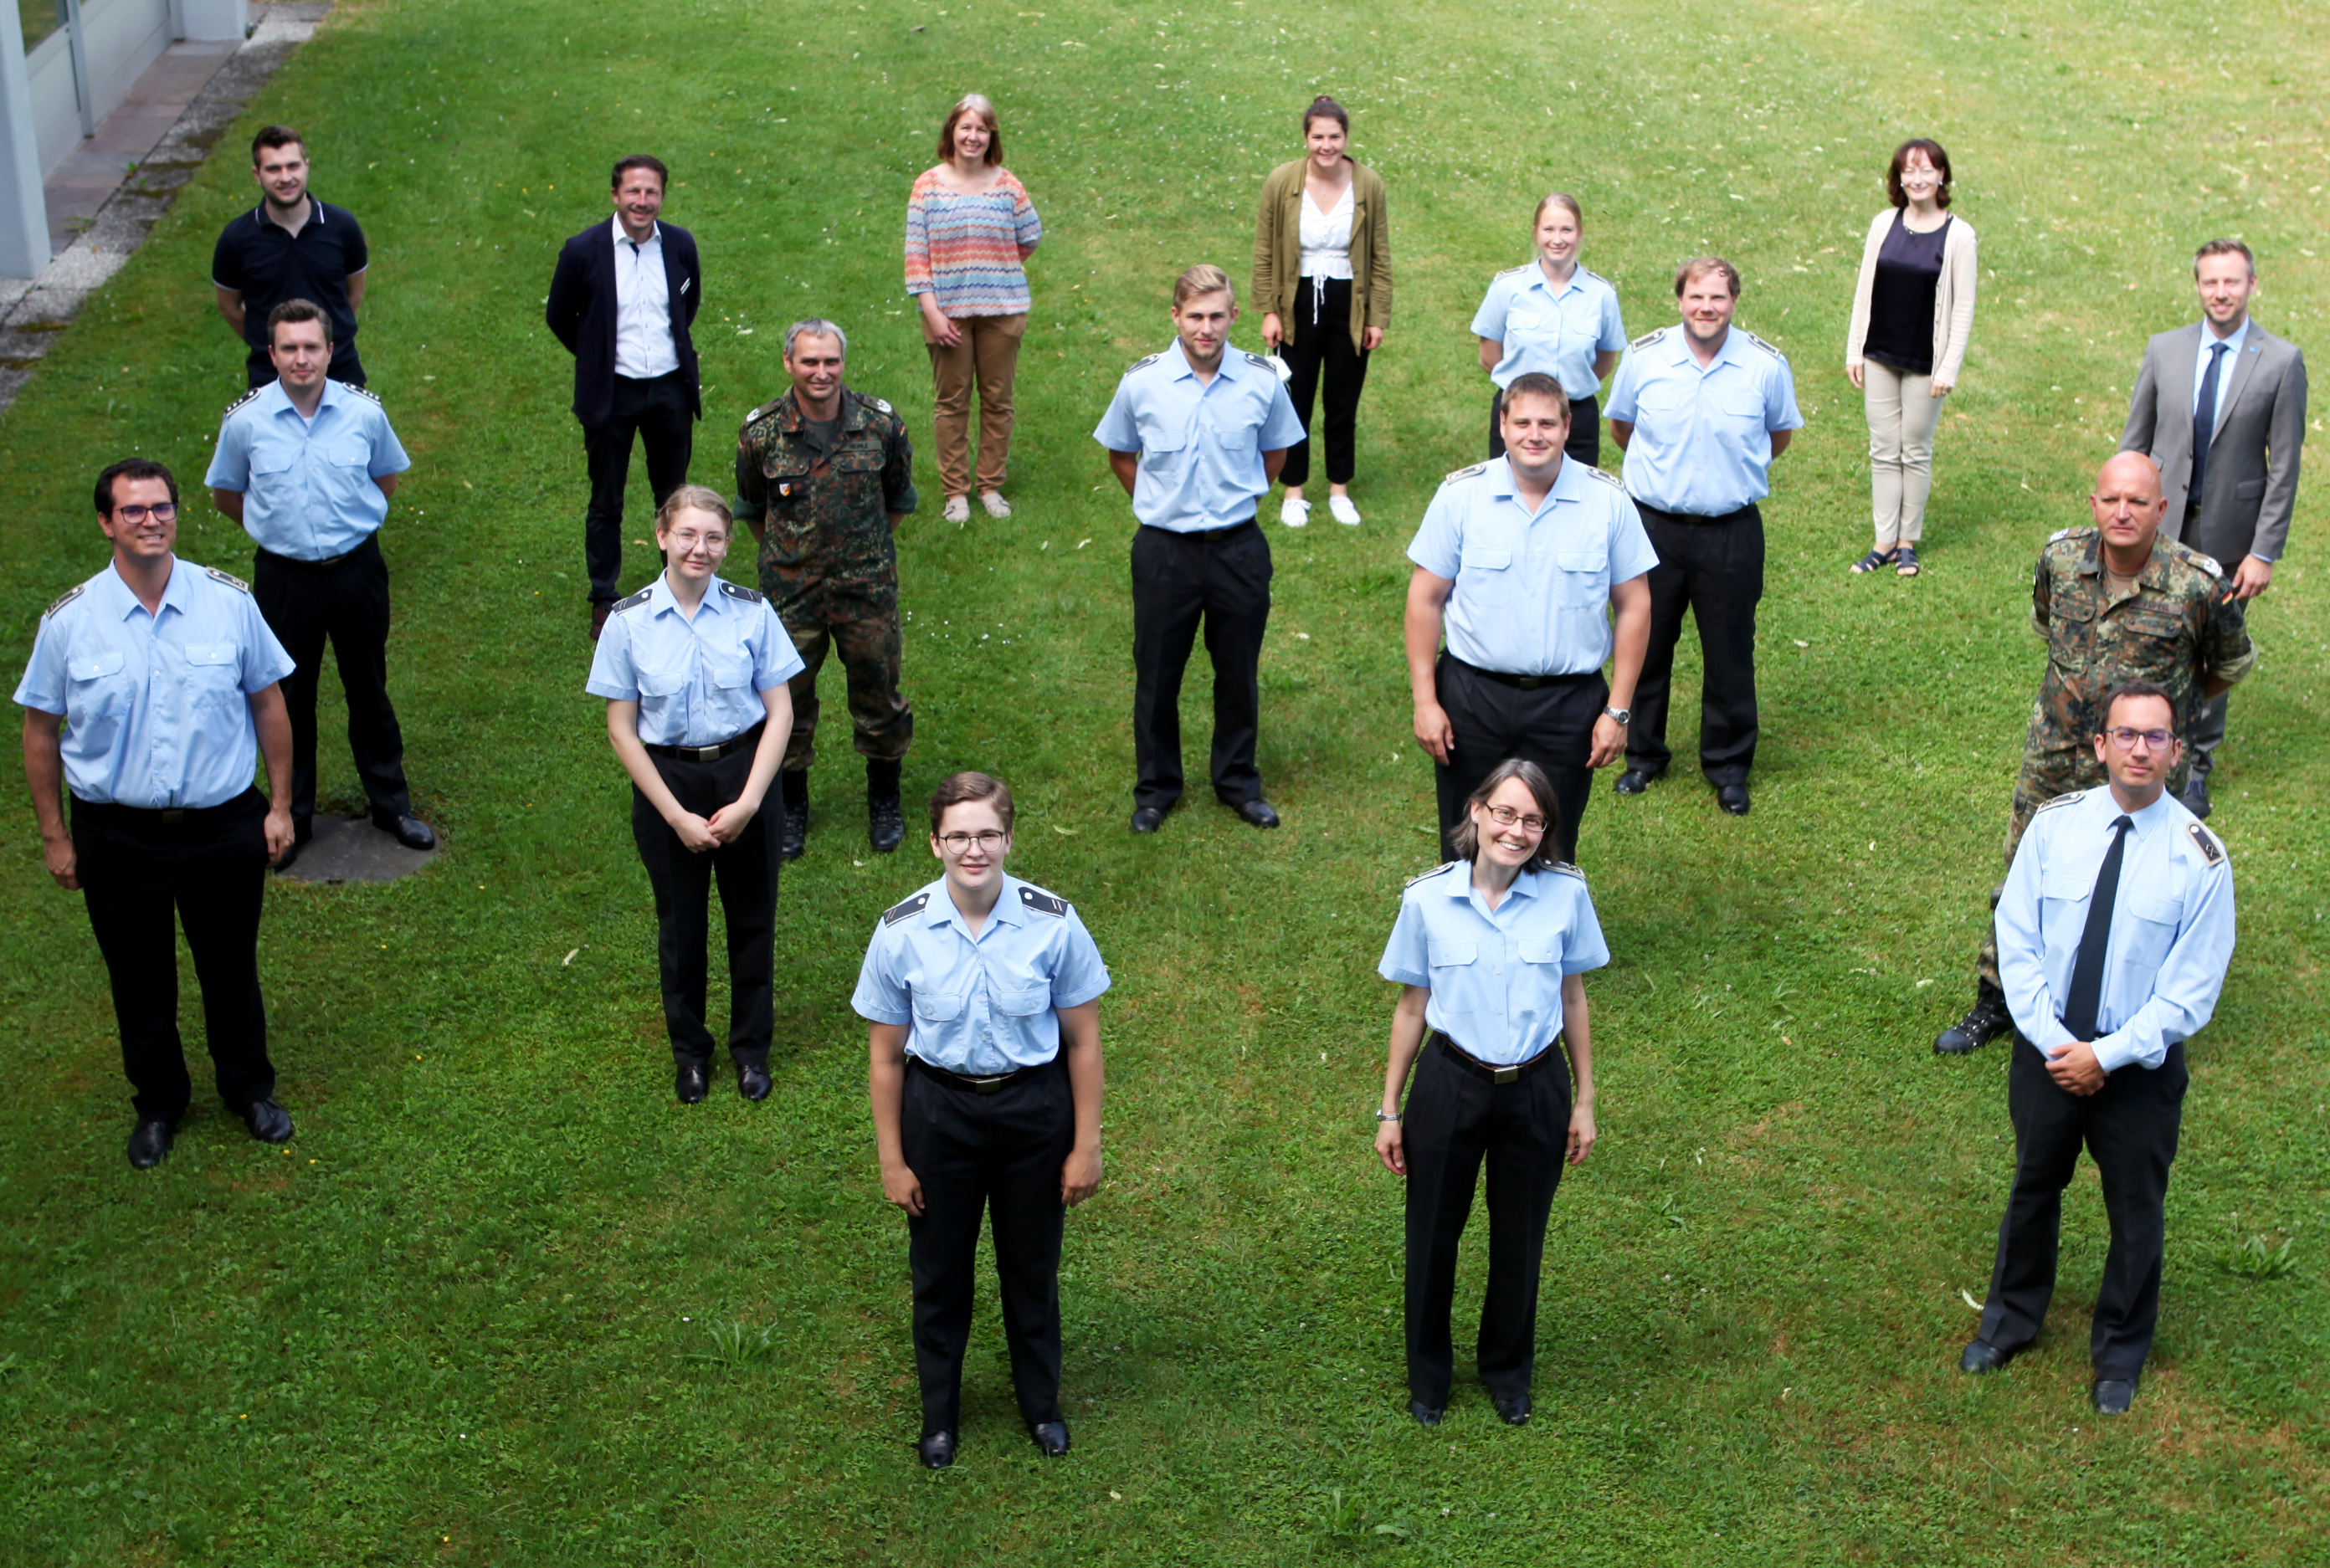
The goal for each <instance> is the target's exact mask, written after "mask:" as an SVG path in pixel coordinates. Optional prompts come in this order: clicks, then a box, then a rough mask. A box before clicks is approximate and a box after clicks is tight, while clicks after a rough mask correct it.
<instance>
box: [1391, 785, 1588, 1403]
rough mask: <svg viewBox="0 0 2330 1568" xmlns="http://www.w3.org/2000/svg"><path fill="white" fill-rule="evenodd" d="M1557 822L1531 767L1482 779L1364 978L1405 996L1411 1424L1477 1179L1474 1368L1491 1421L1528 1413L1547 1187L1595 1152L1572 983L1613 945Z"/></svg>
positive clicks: (1447, 1355)
mask: <svg viewBox="0 0 2330 1568" xmlns="http://www.w3.org/2000/svg"><path fill="white" fill-rule="evenodd" d="M1555 823H1556V808H1555V806H1554V798H1553V784H1552V782H1551V780H1549V779H1548V778H1547V777H1546V775H1545V772H1544V770H1542V769H1540V768H1539V767H1538V766H1537V764H1536V763H1534V762H1523V761H1519V760H1514V761H1507V762H1501V763H1499V764H1498V765H1497V766H1496V767H1495V768H1494V769H1492V770H1490V773H1489V776H1488V777H1487V778H1485V779H1482V780H1481V783H1480V787H1479V788H1477V789H1474V790H1473V794H1472V798H1470V799H1469V800H1467V801H1466V802H1465V811H1464V820H1463V822H1462V823H1461V824H1459V825H1458V827H1457V828H1456V830H1455V833H1454V835H1453V839H1454V846H1455V850H1456V855H1457V858H1456V859H1454V860H1453V861H1450V862H1449V863H1448V864H1445V865H1443V866H1441V867H1439V868H1438V869H1436V870H1434V871H1428V872H1426V873H1425V874H1423V875H1422V876H1419V877H1417V878H1416V880H1415V881H1413V882H1411V883H1408V884H1407V893H1405V894H1404V895H1403V896H1402V897H1401V899H1400V905H1399V919H1398V921H1397V923H1395V924H1394V925H1393V927H1392V932H1391V940H1390V941H1388V943H1386V944H1385V946H1384V955H1383V962H1382V963H1381V964H1380V965H1379V966H1378V970H1377V972H1378V973H1379V974H1380V975H1382V976H1383V978H1385V979H1387V980H1393V981H1397V983H1398V984H1399V985H1400V986H1401V987H1404V988H1403V989H1402V990H1401V992H1400V997H1399V1002H1398V1004H1397V1006H1395V1007H1394V1009H1393V1011H1392V1023H1391V1053H1390V1054H1391V1059H1390V1062H1389V1063H1388V1066H1387V1068H1386V1069H1385V1072H1384V1091H1383V1105H1382V1108H1381V1109H1380V1110H1378V1111H1377V1112H1376V1123H1377V1126H1376V1154H1377V1156H1378V1157H1379V1158H1380V1159H1381V1160H1382V1161H1383V1163H1384V1166H1385V1167H1386V1168H1387V1169H1388V1170H1389V1171H1391V1173H1392V1174H1393V1175H1395V1176H1405V1177H1406V1178H1407V1392H1408V1406H1407V1411H1408V1413H1409V1414H1410V1415H1412V1416H1414V1417H1415V1418H1416V1420H1417V1421H1418V1422H1422V1423H1423V1424H1424V1425H1425V1426H1438V1425H1439V1424H1440V1421H1441V1417H1442V1416H1443V1415H1444V1413H1445V1412H1446V1410H1447V1408H1448V1391H1449V1384H1450V1383H1451V1381H1452V1379H1453V1378H1454V1366H1455V1353H1454V1346H1453V1343H1452V1340H1451V1336H1450V1330H1449V1318H1450V1313H1451V1309H1452V1307H1453V1303H1454V1298H1455V1292H1456V1243H1457V1241H1458V1240H1459V1238H1461V1237H1462V1236H1463V1233H1464V1223H1465V1221H1466V1220H1467V1219H1468V1218H1469V1217H1470V1216H1471V1214H1472V1212H1473V1182H1474V1181H1475V1180H1476V1179H1477V1178H1478V1176H1479V1174H1480V1171H1481V1167H1482V1165H1484V1164H1485V1165H1486V1166H1487V1167H1488V1173H1489V1174H1488V1188H1489V1191H1488V1198H1489V1280H1488V1289H1487V1292H1486V1294H1485V1296H1484V1298H1483V1299H1482V1303H1481V1332H1480V1338H1479V1341H1478V1362H1477V1365H1478V1367H1479V1371H1480V1374H1481V1383H1482V1386H1483V1387H1485V1388H1486V1389H1487V1390H1488V1392H1489V1398H1490V1400H1491V1402H1492V1403H1493V1404H1494V1405H1495V1406H1496V1409H1497V1414H1498V1415H1499V1416H1500V1417H1501V1418H1502V1419H1503V1420H1505V1421H1506V1422H1510V1423H1511V1424H1512V1425H1515V1426H1519V1425H1520V1424H1521V1423H1522V1422H1526V1421H1528V1420H1529V1417H1530V1374H1531V1372H1532V1371H1533V1369H1534V1367H1535V1364H1536V1347H1537V1291H1538V1270H1539V1263H1540V1262H1541V1261H1543V1259H1544V1256H1545V1227H1546V1220H1547V1218H1548V1216H1549V1214H1550V1213H1551V1211H1552V1207H1553V1193H1554V1187H1555V1186H1556V1185H1557V1184H1558V1183H1559V1181H1560V1180H1561V1167H1562V1166H1563V1164H1564V1163H1565V1162H1567V1163H1568V1164H1570V1165H1577V1164H1580V1163H1581V1162H1583V1161H1584V1160H1585V1158H1586V1154H1587V1152H1588V1151H1589V1150H1591V1149H1592V1148H1593V1147H1594V1137H1595V1131H1594V1048H1593V1044H1592V1036H1591V1034H1590V1033H1589V1031H1588V1028H1587V1021H1586V983H1585V980H1584V978H1582V977H1583V976H1584V973H1585V971H1586V970H1587V969H1598V968H1601V967H1602V966H1604V965H1605V964H1607V963H1608V962H1609V961H1610V949H1609V948H1608V947H1607V946H1606V945H1605V943H1604V941H1603V940H1602V927H1601V923H1600V922H1599V921H1596V919H1595V916H1594V901H1593V900H1592V899H1591V898H1590V897H1588V896H1587V894H1586V876H1585V874H1584V873H1582V872H1580V871H1579V870H1578V869H1577V867H1576V866H1574V865H1569V864H1563V863H1561V862H1558V861H1556V860H1554V859H1553V858H1552V856H1551V851H1550V848H1549V837H1548V835H1549V833H1550V831H1551V829H1552V828H1553V827H1554V826H1555ZM1565 1044H1566V1045H1567V1049H1566V1050H1565V1049H1564V1046H1565ZM1419 1055H1421V1057H1422V1061H1421V1062H1418V1060H1417V1058H1418V1056H1419ZM1411 1066H1414V1067H1415V1069H1416V1087H1415V1089H1414V1090H1413V1091H1411V1092H1410V1093H1409V1094H1408V1096H1407V1109H1406V1110H1405V1111H1403V1110H1401V1107H1400V1091H1401V1089H1402V1088H1403V1087H1404V1086H1405V1085H1406V1084H1407V1075H1408V1069H1409V1068H1410V1067H1411Z"/></svg>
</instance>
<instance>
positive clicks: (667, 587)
mask: <svg viewBox="0 0 2330 1568" xmlns="http://www.w3.org/2000/svg"><path fill="white" fill-rule="evenodd" d="M669 571H671V568H670V567H668V566H667V567H665V568H664V569H663V571H658V572H657V573H656V574H655V581H653V582H650V583H649V584H648V590H649V593H650V594H651V595H652V596H653V597H652V598H650V599H649V600H648V603H649V606H650V607H651V609H652V611H653V613H654V614H657V615H661V614H663V613H664V612H665V611H666V610H669V611H670V612H671V613H672V614H674V615H678V616H679V618H680V619H682V620H686V619H688V618H687V616H685V615H682V614H680V609H679V596H678V595H677V594H675V593H674V592H672V590H671V580H670V578H669V577H668V575H667V574H668V572H669ZM727 597H728V596H727V595H726V594H725V593H723V592H721V591H720V575H719V573H717V572H715V573H713V576H712V581H710V582H707V583H706V584H705V585H704V602H703V603H701V604H699V605H697V606H696V614H698V615H702V614H703V613H704V612H705V611H706V610H707V609H708V610H710V611H712V612H713V613H714V614H715V615H725V614H727V613H728V607H727V605H726V603H725V600H726V599H727Z"/></svg>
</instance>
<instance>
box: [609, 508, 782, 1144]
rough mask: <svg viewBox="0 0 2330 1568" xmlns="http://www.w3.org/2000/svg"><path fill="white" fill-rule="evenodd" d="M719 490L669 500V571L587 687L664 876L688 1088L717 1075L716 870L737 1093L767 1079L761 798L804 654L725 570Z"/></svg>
mask: <svg viewBox="0 0 2330 1568" xmlns="http://www.w3.org/2000/svg"><path fill="white" fill-rule="evenodd" d="M733 529H734V523H733V521H732V519H731V518H730V516H729V513H728V504H727V503H726V502H725V501H723V500H722V499H721V498H720V494H719V492H718V491H716V490H708V489H706V488H705V487H704V486H701V485H682V486H680V487H679V488H678V489H677V490H674V491H673V492H672V493H671V494H670V495H669V496H666V497H665V498H664V503H663V505H661V506H660V507H658V509H657V511H656V524H655V537H656V545H657V547H658V549H660V550H661V551H662V552H663V557H664V569H663V574H662V575H661V576H659V577H658V578H657V579H656V580H655V581H653V582H650V583H649V584H648V585H647V586H646V587H645V588H643V589H641V590H639V591H638V592H637V593H634V594H632V595H631V596H630V598H629V599H624V600H617V601H616V602H615V604H614V606H613V607H612V608H611V609H610V610H609V611H608V614H607V624H606V628H605V629H604V630H603V631H601V633H600V634H599V647H598V651H597V652H596V653H595V654H594V655H593V656H592V660H591V679H590V684H589V685H588V686H587V687H586V688H585V689H586V690H588V691H589V692H590V693H591V694H592V695H593V696H599V697H604V698H606V699H607V739H608V740H609V741H611V743H612V744H613V746H614V748H615V756H616V759H617V760H620V762H621V763H622V765H623V771H624V772H626V773H628V774H630V778H631V836H632V837H633V838H634V839H635V840H637V842H638V844H639V859H640V860H641V861H642V862H644V863H645V864H646V866H647V871H648V885H649V886H650V887H652V888H653V889H654V890H655V908H656V964H657V968H658V971H659V973H660V974H661V977H662V980H663V1017H664V1025H665V1027H666V1028H668V1030H669V1031H670V1033H671V1054H672V1059H673V1061H674V1062H675V1063H677V1076H676V1079H675V1087H676V1089H677V1091H678V1094H679V1100H680V1103H681V1104H683V1105H695V1104H698V1103H700V1102H701V1101H702V1100H703V1099H704V1097H705V1095H706V1093H707V1092H709V1091H710V1087H711V1080H712V1032H711V1030H710V1029H709V1028H707V1027H706V1025H705V1022H704V988H705V978H706V970H707V969H708V968H710V960H709V957H708V954H707V952H706V946H707V940H708V939H707V927H708V925H709V922H710V919H711V899H712V883H713V879H714V878H715V876H716V877H717V878H718V879H719V883H720V912H721V914H722V916H723V918H724V919H725V921H726V922H727V927H728V991H729V1003H728V1054H729V1056H730V1057H731V1058H732V1059H733V1060H734V1062H735V1063H736V1089H737V1092H739V1093H741V1094H742V1095H744V1098H745V1099H747V1100H765V1099H767V1098H768V1094H769V1044H770V1041H771V1038H772V1035H773V1034H774V1033H775V1028H776V998H775V994H774V985H775V979H776V963H777V960H776V927H777V836H776V835H775V834H773V833H771V832H770V831H769V828H768V823H767V821H766V819H765V818H764V817H762V815H761V801H762V798H763V797H765V796H766V795H767V794H768V792H769V784H770V781H771V780H772V779H775V778H776V776H777V764H778V763H780V762H781V761H782V760H784V754H785V740H786V737H787V736H789V735H791V733H792V727H793V700H792V694H791V691H790V690H789V689H788V687H787V686H786V684H785V683H786V682H788V681H790V680H791V679H792V677H793V676H795V675H799V674H800V670H801V660H800V654H799V653H797V652H796V651H794V648H793V639H792V638H791V636H789V635H788V634H787V633H786V631H785V628H784V625H783V623H782V622H781V621H779V620H778V619H777V614H776V611H775V610H773V609H771V608H770V607H769V601H768V600H766V599H765V598H763V597H762V594H761V593H760V591H759V590H757V589H751V588H740V587H738V586H737V585H736V584H734V583H733V582H728V581H723V580H722V578H721V577H720V563H721V562H723V561H725V560H726V559H727V557H728V539H729V535H730V534H731V532H732V531H733Z"/></svg>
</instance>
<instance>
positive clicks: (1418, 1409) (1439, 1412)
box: [1407, 1399, 1448, 1426]
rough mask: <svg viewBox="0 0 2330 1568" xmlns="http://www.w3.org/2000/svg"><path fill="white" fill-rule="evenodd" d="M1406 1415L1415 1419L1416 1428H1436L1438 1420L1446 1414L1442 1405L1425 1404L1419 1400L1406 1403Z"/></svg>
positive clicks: (1446, 1409) (1444, 1406)
mask: <svg viewBox="0 0 2330 1568" xmlns="http://www.w3.org/2000/svg"><path fill="white" fill-rule="evenodd" d="M1407 1413H1408V1414H1410V1415H1412V1416H1414V1417H1415V1418H1416V1425H1418V1426H1438V1425H1439V1424H1440V1418H1441V1417H1442V1416H1444V1415H1446V1414H1447V1413H1448V1407H1447V1406H1446V1405H1444V1404H1426V1403H1424V1402H1423V1401H1422V1400H1420V1399H1411V1400H1409V1401H1408V1402H1407Z"/></svg>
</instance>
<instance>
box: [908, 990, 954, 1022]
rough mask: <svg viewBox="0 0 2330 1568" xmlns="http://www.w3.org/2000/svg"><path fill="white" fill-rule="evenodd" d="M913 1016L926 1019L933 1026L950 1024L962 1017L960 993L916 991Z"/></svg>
mask: <svg viewBox="0 0 2330 1568" xmlns="http://www.w3.org/2000/svg"><path fill="white" fill-rule="evenodd" d="M914 1016H915V1017H917V1018H927V1019H929V1020H930V1021H931V1022H932V1023H933V1024H951V1023H952V1022H954V1020H956V1019H957V1018H960V1017H961V1016H962V993H961V992H960V991H916V992H915V993H914Z"/></svg>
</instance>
